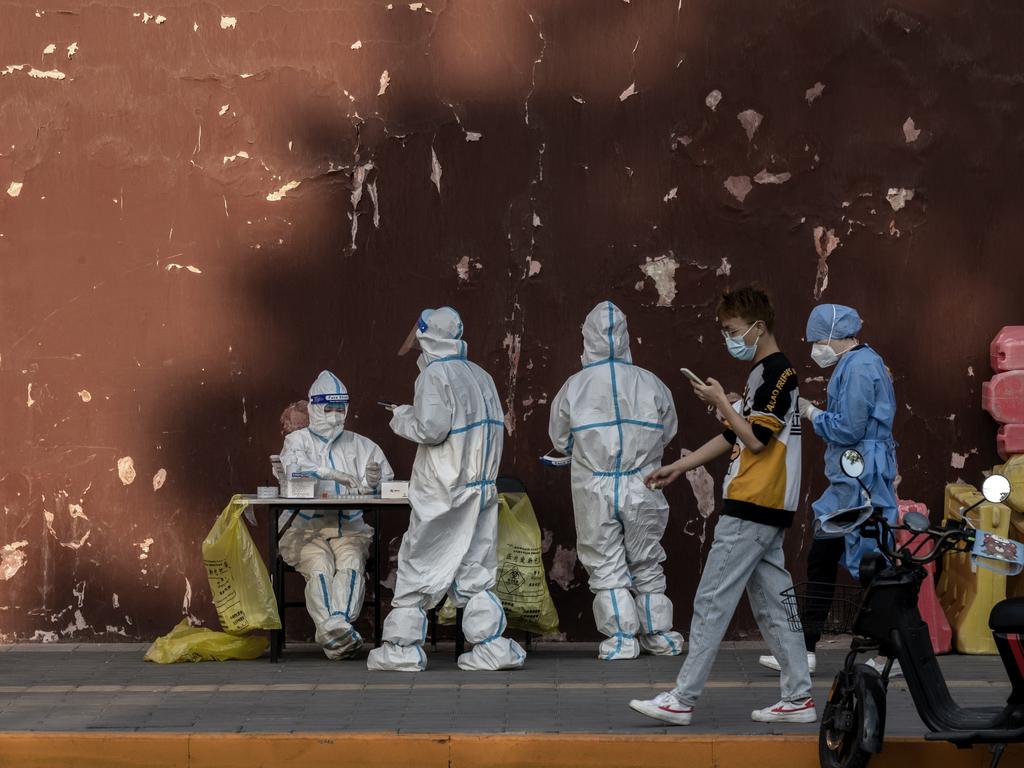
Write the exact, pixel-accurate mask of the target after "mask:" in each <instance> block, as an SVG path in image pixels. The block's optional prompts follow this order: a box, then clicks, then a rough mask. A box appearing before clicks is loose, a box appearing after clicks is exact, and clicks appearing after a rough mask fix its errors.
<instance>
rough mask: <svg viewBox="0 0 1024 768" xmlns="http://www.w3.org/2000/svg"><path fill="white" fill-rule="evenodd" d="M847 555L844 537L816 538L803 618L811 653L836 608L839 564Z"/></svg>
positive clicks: (808, 574)
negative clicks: (829, 615) (823, 627)
mask: <svg viewBox="0 0 1024 768" xmlns="http://www.w3.org/2000/svg"><path fill="white" fill-rule="evenodd" d="M844 552H846V539H844V538H841V537H840V538H838V539H814V541H813V542H812V544H811V551H810V553H809V554H808V556H807V581H808V585H807V596H806V598H805V602H804V610H803V615H802V616H801V617H800V620H801V622H802V623H803V625H804V643H805V645H806V646H807V652H808V653H813V652H814V648H815V646H817V644H818V641H819V640H821V627H822V625H823V624H824V623H825V620H826V619H827V618H828V612H829V610H830V609H831V608H832V598H833V597H834V596H835V593H836V576H837V575H838V573H839V561H840V560H842V559H843V553H844Z"/></svg>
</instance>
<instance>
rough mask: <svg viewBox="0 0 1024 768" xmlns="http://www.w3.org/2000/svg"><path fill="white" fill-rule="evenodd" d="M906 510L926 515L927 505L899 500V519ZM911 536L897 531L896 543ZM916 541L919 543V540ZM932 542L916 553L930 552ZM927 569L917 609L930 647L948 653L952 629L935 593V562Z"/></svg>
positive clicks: (905, 532)
mask: <svg viewBox="0 0 1024 768" xmlns="http://www.w3.org/2000/svg"><path fill="white" fill-rule="evenodd" d="M907 512H920V513H921V514H922V515H924V516H925V517H928V507H927V506H925V505H924V504H920V503H918V502H916V501H900V502H899V519H900V521H901V522H902V520H903V516H904V515H905V514H907ZM911 538H912V534H911V533H910V531H897V532H896V543H897V544H900V545H903V544H905V543H906V542H907V541H909V540H910V539H911ZM918 543H921V542H920V541H919V542H918ZM931 549H932V543H931V542H930V541H929V542H927V543H925V544H924V546H923V547H922V548H921V549H920V551H919V552H918V554H921V555H924V554H927V553H928V552H930V551H931ZM925 567H926V568H927V569H928V578H926V579H925V580H924V581H923V582H922V583H921V593H920V595H918V598H917V610H918V611H920V612H921V618H922V619H924V622H925V624H927V625H928V634H929V636H930V637H931V639H932V649H933V650H934V651H935V652H936V653H949V652H950V650H952V648H953V630H952V628H951V627H950V626H949V621H948V620H947V619H946V614H945V613H943V612H942V606H941V605H940V604H939V598H938V595H936V594H935V563H929V564H928V565H927V566H925Z"/></svg>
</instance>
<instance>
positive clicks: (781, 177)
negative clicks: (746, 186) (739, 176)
mask: <svg viewBox="0 0 1024 768" xmlns="http://www.w3.org/2000/svg"><path fill="white" fill-rule="evenodd" d="M791 178H793V175H792V174H791V173H786V172H785V171H784V172H782V173H769V172H768V169H767V168H762V169H761V171H760V173H758V174H757V176H755V177H754V181H755V182H757V183H758V184H785V183H786V182H787V181H789V180H790V179H791Z"/></svg>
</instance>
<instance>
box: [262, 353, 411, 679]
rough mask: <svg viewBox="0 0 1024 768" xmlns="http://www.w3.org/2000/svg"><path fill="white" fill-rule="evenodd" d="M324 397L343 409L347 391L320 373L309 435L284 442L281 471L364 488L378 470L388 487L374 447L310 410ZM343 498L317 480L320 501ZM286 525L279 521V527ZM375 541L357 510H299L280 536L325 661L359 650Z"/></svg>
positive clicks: (387, 469)
mask: <svg viewBox="0 0 1024 768" xmlns="http://www.w3.org/2000/svg"><path fill="white" fill-rule="evenodd" d="M323 395H342V396H343V398H341V399H342V400H343V402H344V403H345V405H346V406H347V402H348V391H347V390H346V389H345V385H344V384H342V383H341V381H340V380H339V379H338V378H337V377H336V376H335V375H334V374H333V373H331V372H329V371H324V372H322V373H321V374H320V375H319V376H318V377H317V380H316V381H315V382H314V383H313V386H312V387H310V389H309V399H310V405H309V428H307V429H300V430H298V431H296V432H292V433H291V434H289V435H288V436H287V437H285V439H284V447H282V448H281V464H282V465H283V466H285V467H287V468H289V469H291V470H298V471H301V472H309V473H311V474H314V475H316V476H317V477H318V478H321V477H322V476H323V475H324V474H326V473H329V472H332V471H336V472H344V473H346V474H348V475H351V476H352V477H353V478H354V479H355V480H356V481H357V482H358V483H360V484H362V485H371V483H369V482H367V480H366V468H367V465H369V464H372V463H377V464H379V465H380V469H381V479H382V480H391V479H393V478H394V472H393V471H392V469H391V465H390V464H388V461H387V459H386V458H385V457H384V452H383V451H382V450H381V449H380V447H379V446H378V445H377V444H376V443H375V442H373V441H372V440H370V439H369V438H366V437H363V436H362V435H358V434H356V433H355V432H351V431H349V430H346V429H345V428H344V423H345V419H344V412H342V413H340V414H338V413H335V414H334V415H333V416H332V415H331V414H327V413H325V406H324V405H322V404H317V403H316V402H315V400H317V399H323V398H322V396H323ZM318 396H321V397H318ZM339 416H340V418H338V417H339ZM341 490H342V489H341V486H340V485H339V484H338V483H336V482H335V481H333V480H324V479H318V480H317V496H320V495H322V494H327V495H328V496H336V495H339V493H340V492H341ZM286 519H287V516H285V515H282V518H281V524H282V525H283V524H284V522H285V520H286ZM372 538H373V529H372V528H371V527H370V526H369V525H367V524H366V522H365V521H364V520H363V513H362V511H360V510H358V509H350V510H345V511H341V510H334V511H329V512H326V511H322V510H317V509H304V510H300V511H299V512H298V514H297V515H296V517H295V518H294V520H293V521H292V524H291V526H290V527H289V528H288V530H287V531H285V532H284V534H282V536H281V542H280V547H281V550H280V551H281V556H282V557H283V558H284V561H285V562H286V563H288V564H289V565H291V566H292V567H293V568H295V570H297V571H298V572H299V573H301V574H302V575H303V577H305V579H306V609H307V610H308V611H309V615H310V616H311V617H312V619H313V624H314V625H315V627H316V635H315V638H316V641H317V643H319V644H320V646H321V647H322V648H323V649H324V653H325V654H326V655H327V657H328V658H331V659H338V658H344V657H347V656H351V655H352V654H354V653H355V652H356V651H357V650H358V649H359V647H360V646H361V645H362V638H361V637H360V636H359V633H358V632H357V631H356V630H355V629H354V628H353V626H352V624H353V622H355V620H356V619H357V618H358V617H359V613H360V611H361V610H362V606H363V595H364V593H365V569H366V558H367V555H368V553H369V550H370V543H371V541H372Z"/></svg>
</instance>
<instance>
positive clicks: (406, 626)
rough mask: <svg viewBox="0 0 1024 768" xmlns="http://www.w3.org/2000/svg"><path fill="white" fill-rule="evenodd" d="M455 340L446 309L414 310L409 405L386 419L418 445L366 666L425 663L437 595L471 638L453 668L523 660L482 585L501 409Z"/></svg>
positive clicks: (493, 563)
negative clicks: (383, 607) (458, 612)
mask: <svg viewBox="0 0 1024 768" xmlns="http://www.w3.org/2000/svg"><path fill="white" fill-rule="evenodd" d="M461 337H462V322H461V320H460V319H459V315H458V313H457V312H456V311H455V310H453V309H451V308H449V307H444V308H442V309H438V310H426V311H425V312H423V314H422V315H421V316H420V320H419V323H418V327H417V330H416V339H417V341H418V342H419V346H420V349H421V350H422V353H421V355H420V357H419V360H418V361H417V364H418V365H419V368H420V375H419V377H418V378H417V379H416V391H415V396H414V399H413V404H412V405H402V406H399V407H398V408H396V409H395V412H394V416H393V417H392V419H391V429H392V430H393V431H394V432H395V434H396V435H399V436H401V437H404V438H406V439H407V440H411V441H413V442H414V443H417V444H418V445H419V447H418V448H417V450H416V459H415V461H414V462H413V468H412V477H411V479H410V482H409V503H410V506H411V507H412V515H411V518H410V521H409V529H408V531H406V533H405V536H404V537H403V538H402V546H401V548H400V550H399V552H398V575H397V580H396V582H395V595H394V599H393V600H392V603H391V605H392V610H391V613H390V614H388V617H387V619H386V620H385V622H384V628H383V629H384V632H383V639H384V642H383V644H382V645H381V647H380V648H375V649H374V650H372V651H371V652H370V656H369V659H368V660H367V667H368V668H369V669H380V670H398V671H408V672H414V671H419V670H422V669H425V668H426V655H425V654H424V652H423V643H424V641H425V640H426V630H427V614H426V611H427V610H429V609H430V608H433V607H434V606H436V605H437V604H438V602H440V600H441V599H442V598H443V597H444V596H445V594H446V593H447V594H448V595H449V598H450V599H451V600H452V602H453V603H454V604H455V605H456V607H460V608H461V607H464V608H465V612H464V615H463V620H462V629H463V632H464V634H465V636H466V639H467V640H468V641H469V642H470V643H473V644H474V645H473V648H472V650H471V651H469V652H467V653H464V654H462V656H460V657H459V662H458V663H459V667H461V668H462V669H489V670H495V669H509V668H512V667H518V666H521V665H522V664H523V662H524V661H525V659H526V653H525V651H523V649H522V648H521V647H520V646H519V644H518V643H516V642H515V641H514V640H510V639H509V638H506V637H502V633H503V632H504V631H505V628H506V620H505V611H504V609H503V608H502V606H501V603H500V602H499V600H498V598H497V596H496V595H495V594H494V592H493V591H492V588H493V587H494V585H495V582H496V572H497V533H498V494H497V489H496V487H495V480H496V479H497V476H498V467H499V465H500V464H501V451H502V445H503V442H504V429H505V423H504V414H503V412H502V408H501V402H500V399H499V397H498V391H497V389H496V388H495V386H494V381H493V380H492V379H491V377H490V375H488V374H487V372H486V371H484V370H483V369H482V368H480V367H479V366H477V365H476V364H475V363H472V362H470V361H469V360H468V359H467V357H466V351H467V350H466V343H465V342H464V341H462V340H461Z"/></svg>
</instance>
